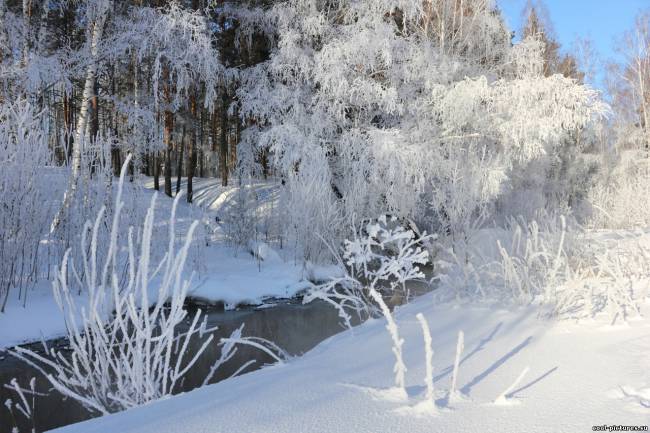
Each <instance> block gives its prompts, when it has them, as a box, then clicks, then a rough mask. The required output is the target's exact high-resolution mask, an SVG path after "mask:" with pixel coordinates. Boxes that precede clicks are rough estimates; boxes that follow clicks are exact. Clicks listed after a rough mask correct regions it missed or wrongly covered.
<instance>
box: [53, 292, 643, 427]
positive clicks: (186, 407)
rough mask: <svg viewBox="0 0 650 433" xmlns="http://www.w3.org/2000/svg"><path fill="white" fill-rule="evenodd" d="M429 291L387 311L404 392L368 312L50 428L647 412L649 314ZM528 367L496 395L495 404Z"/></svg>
mask: <svg viewBox="0 0 650 433" xmlns="http://www.w3.org/2000/svg"><path fill="white" fill-rule="evenodd" d="M432 299H433V297H432V295H431V294H429V295H425V296H422V297H420V298H418V299H417V300H415V301H414V302H412V303H411V304H409V305H406V306H403V307H400V308H398V309H397V311H396V314H395V318H396V321H397V324H398V326H399V328H400V334H401V335H402V336H403V337H404V339H405V344H404V346H403V348H404V361H405V363H406V365H407V368H408V372H407V375H406V385H407V393H408V400H407V401H395V399H391V398H390V397H399V395H400V393H399V392H394V390H393V389H391V386H393V373H392V368H393V354H392V353H391V340H390V337H389V335H388V333H387V332H386V329H385V324H386V322H385V320H384V319H374V320H371V321H369V322H367V323H365V324H363V325H361V326H359V327H357V328H355V329H352V330H349V331H346V332H343V333H341V334H338V335H336V336H334V337H331V338H329V339H328V340H325V341H324V342H322V343H321V344H320V345H318V346H317V347H316V348H315V349H313V350H312V351H310V352H308V353H307V354H305V355H304V356H302V357H300V358H296V359H294V360H292V361H290V362H289V363H287V364H284V365H282V366H272V367H267V368H264V369H262V370H258V371H256V372H253V373H249V374H246V375H243V376H240V377H237V378H234V379H229V380H226V381H224V382H220V383H218V384H215V385H211V386H207V387H204V388H201V389H198V390H195V391H192V392H190V393H187V394H183V395H178V396H175V397H172V398H170V399H168V400H164V401H158V402H155V403H153V404H150V405H148V406H144V407H139V408H136V409H133V410H129V411H126V412H122V413H118V414H115V415H111V416H108V417H103V418H97V419H94V420H90V421H87V422H84V423H80V424H75V425H71V426H67V427H64V428H62V429H59V430H56V431H57V432H60V433H100V432H118V431H119V432H123V433H182V432H188V433H189V432H192V433H208V432H210V433H215V432H248V433H253V432H264V433H275V432H328V433H331V432H369V433H370V432H373V433H376V432H427V433H430V432H446V433H454V432H466V433H472V432H499V433H520V432H540V433H541V432H544V433H547V432H566V433H570V432H572V433H573V432H587V431H592V426H594V425H603V424H622V425H647V424H648V422H649V421H650V408H649V407H648V406H649V404H648V397H649V394H648V389H649V388H648V387H649V386H650V370H649V369H648V368H647V360H648V359H649V357H650V320H648V319H646V318H642V319H637V320H632V321H629V322H627V323H624V324H621V325H616V326H610V325H608V324H606V321H605V320H603V321H601V320H597V319H596V320H593V321H590V322H580V323H572V322H567V321H547V320H544V319H540V318H539V317H538V314H537V310H535V309H534V308H521V309H513V308H509V309H499V308H495V307H482V306H478V305H471V304H466V305H462V306H457V305H452V304H445V305H435V304H434V303H433V301H432ZM644 307H645V309H647V307H648V305H647V304H646V305H644ZM419 312H421V313H423V314H424V316H425V317H426V319H427V320H428V322H429V325H430V328H431V334H432V339H433V349H434V352H435V353H434V357H433V364H434V372H433V376H434V386H435V395H436V407H435V408H434V407H432V406H431V405H430V404H427V402H423V400H424V393H425V384H424V377H425V353H424V346H423V336H422V331H421V328H420V325H419V323H418V321H417V320H416V314H417V313H419ZM459 330H463V331H464V333H465V350H464V352H463V354H462V357H461V363H460V369H459V378H458V388H459V389H460V392H461V394H460V395H458V396H456V398H454V399H453V400H452V403H448V402H447V398H446V394H447V391H448V389H449V382H450V376H451V369H452V363H453V359H454V354H455V348H456V338H457V335H458V331H459ZM526 367H530V369H529V371H528V372H527V374H526V375H525V377H523V379H522V380H521V383H519V384H518V385H516V387H515V389H514V390H513V391H512V392H511V393H509V394H508V395H507V399H506V400H505V404H503V403H504V402H501V403H502V404H495V403H494V401H495V399H496V398H497V397H498V396H499V395H501V394H502V393H503V392H504V391H505V390H506V389H507V388H508V387H509V386H510V385H511V384H513V382H515V380H516V379H517V378H518V376H520V375H521V373H522V371H524V369H525V368H526Z"/></svg>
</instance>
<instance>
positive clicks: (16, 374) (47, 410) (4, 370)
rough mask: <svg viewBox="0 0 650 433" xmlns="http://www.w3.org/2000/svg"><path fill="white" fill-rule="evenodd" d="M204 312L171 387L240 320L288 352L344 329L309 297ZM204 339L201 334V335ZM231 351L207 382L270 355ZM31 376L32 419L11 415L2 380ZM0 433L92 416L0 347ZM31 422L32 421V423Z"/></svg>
mask: <svg viewBox="0 0 650 433" xmlns="http://www.w3.org/2000/svg"><path fill="white" fill-rule="evenodd" d="M410 290H411V294H412V295H414V294H418V293H422V292H424V291H427V290H428V286H426V285H424V284H417V285H416V286H415V287H413V286H411V288H410ZM404 301H405V299H404V298H403V297H399V296H398V297H395V298H393V299H392V300H391V301H390V302H391V303H393V304H401V303H403V302H404ZM195 309H196V307H194V306H190V307H189V310H190V314H189V315H188V316H189V317H192V316H193V313H194V311H193V310H195ZM202 310H203V311H204V313H206V315H207V317H208V325H209V327H214V326H218V329H217V330H216V331H215V332H213V335H214V339H213V342H212V343H211V344H210V345H208V347H207V349H206V350H205V352H204V353H203V354H202V355H201V356H200V358H199V359H198V361H197V362H196V363H195V364H194V366H193V367H192V369H191V370H190V371H189V372H188V374H187V375H186V376H185V378H184V381H183V383H182V384H181V386H180V387H178V388H179V389H178V390H177V392H185V391H189V390H192V389H194V388H196V387H198V386H200V385H201V384H202V383H203V380H204V378H205V377H206V375H207V374H208V372H209V371H210V368H211V367H212V365H213V364H214V362H215V361H216V360H217V359H218V358H219V356H220V355H221V348H220V347H219V346H218V345H217V342H218V341H219V339H220V338H222V337H228V336H230V334H231V333H232V332H233V331H234V330H235V329H237V328H239V327H240V326H241V324H242V323H243V324H245V326H244V330H243V333H242V335H243V336H255V337H262V338H265V339H267V340H270V341H273V342H274V343H275V344H277V345H278V346H279V347H281V348H282V349H284V350H285V351H287V352H288V353H289V354H290V355H293V356H297V355H301V354H303V353H305V352H307V351H308V350H310V349H312V348H313V347H315V346H316V345H317V344H318V343H320V342H321V341H323V340H325V339H326V338H328V337H330V336H332V335H334V334H337V333H339V332H341V331H343V330H344V327H343V325H342V323H341V319H340V317H339V316H338V313H337V311H336V310H335V309H334V308H332V306H331V305H329V304H327V303H325V302H322V301H314V302H312V303H310V304H307V305H302V304H301V302H300V301H299V300H290V301H276V302H273V303H272V306H270V307H266V308H256V307H245V308H240V309H238V310H231V311H223V310H222V309H220V308H218V307H202ZM359 323H360V319H359V318H355V321H354V322H353V324H354V325H357V324H359ZM204 338H207V335H206V336H204ZM203 341H204V340H203V339H199V338H194V339H193V340H192V343H190V347H189V348H188V352H187V355H186V359H191V356H192V355H193V354H194V353H196V351H197V350H198V349H199V348H200V347H201V344H202V342H203ZM26 347H29V348H30V349H32V350H35V351H39V352H41V353H42V345H41V344H40V343H39V344H31V345H26ZM48 347H57V348H60V349H64V348H65V347H66V340H65V339H59V340H52V341H50V342H48ZM237 347H238V349H237V352H236V354H235V356H234V357H233V358H232V359H231V360H229V361H228V362H227V363H226V364H224V365H222V366H221V367H220V368H219V370H218V371H217V372H216V374H215V376H214V377H213V379H212V380H211V383H214V382H218V381H220V380H223V379H225V378H228V377H230V376H231V375H232V374H233V373H234V372H235V371H236V370H237V369H238V368H239V367H241V366H242V365H243V364H245V363H246V362H247V361H249V360H251V359H254V360H256V363H255V364H253V365H251V366H249V367H248V368H247V369H246V370H245V372H248V371H253V370H256V369H258V368H261V367H263V366H264V364H270V363H272V362H273V361H274V360H273V359H272V358H271V357H270V356H269V355H267V354H265V353H262V352H261V351H260V350H258V349H256V348H253V347H250V346H243V345H239V346H237ZM33 377H34V378H36V391H37V392H40V393H45V394H47V395H46V396H36V397H34V405H33V406H34V415H33V417H32V418H33V419H32V420H28V419H26V418H25V417H24V416H23V415H22V414H20V413H16V411H15V410H14V416H12V415H11V413H10V412H9V411H8V410H7V408H6V407H5V405H4V402H5V401H6V400H7V399H9V398H11V399H12V400H13V401H17V400H18V398H19V397H18V396H17V395H16V393H15V392H14V391H11V390H9V389H6V388H5V387H4V386H3V385H4V384H7V383H9V382H10V381H11V379H13V378H16V379H17V381H18V383H19V385H20V386H21V387H22V388H28V387H29V381H30V380H31V378H33ZM31 399H32V397H31V396H28V402H29V404H30V405H31V404H32V401H31ZM0 404H2V405H1V406H0V433H10V432H11V431H12V428H13V427H14V426H15V425H17V426H18V429H19V432H21V433H23V432H31V431H32V428H34V430H35V431H36V432H43V431H46V430H50V429H53V428H56V427H61V426H64V425H68V424H73V423H76V422H80V421H84V420H87V419H89V418H92V417H93V416H96V415H93V414H92V413H89V412H88V411H87V410H86V409H84V408H83V407H82V406H81V405H80V404H79V403H77V402H76V401H74V400H72V399H64V398H63V397H62V396H61V394H59V393H58V392H56V391H54V390H51V385H50V384H49V382H47V380H46V379H45V378H44V377H43V376H42V375H41V374H40V373H39V372H38V371H37V370H36V369H34V368H33V367H31V366H30V365H28V364H26V363H25V362H23V361H20V360H18V359H16V358H14V357H12V356H10V355H9V354H7V353H6V352H0ZM32 423H33V425H32Z"/></svg>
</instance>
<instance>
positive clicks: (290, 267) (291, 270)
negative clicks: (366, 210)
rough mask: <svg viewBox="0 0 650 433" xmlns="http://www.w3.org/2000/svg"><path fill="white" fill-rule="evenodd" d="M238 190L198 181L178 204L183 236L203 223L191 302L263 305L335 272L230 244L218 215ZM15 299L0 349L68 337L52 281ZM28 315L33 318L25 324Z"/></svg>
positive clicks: (163, 210) (2, 321) (165, 205)
mask: <svg viewBox="0 0 650 433" xmlns="http://www.w3.org/2000/svg"><path fill="white" fill-rule="evenodd" d="M145 187H147V188H152V187H153V183H152V181H149V180H146V181H145ZM254 188H256V189H257V190H259V191H261V193H260V196H265V197H269V199H272V194H273V191H274V189H276V188H277V186H275V185H274V184H273V183H271V182H268V183H260V184H256V185H254ZM236 189H237V188H236V187H235V186H229V187H222V186H221V185H220V180H219V179H198V180H197V181H195V205H192V206H190V205H187V204H186V203H185V201H184V200H183V199H181V202H180V203H179V209H178V219H177V232H178V236H179V237H182V236H183V235H184V231H185V230H186V229H187V227H188V226H189V223H190V221H193V220H194V219H200V220H203V221H204V226H203V229H204V232H203V233H204V234H205V236H204V237H203V236H196V237H195V240H194V244H195V246H196V248H194V249H193V253H190V258H189V259H188V265H187V266H186V269H187V268H193V267H194V268H197V269H198V270H197V271H196V272H195V273H194V275H193V276H192V286H191V288H190V290H189V296H190V297H191V298H195V299H197V300H200V301H208V302H223V303H224V305H225V307H226V308H233V307H234V306H236V305H238V304H261V303H263V302H264V299H266V298H289V297H292V296H294V295H295V294H296V293H298V292H299V291H301V290H304V289H305V288H307V287H309V286H310V285H311V283H310V282H309V279H313V278H314V276H317V277H319V278H323V277H324V276H323V275H321V274H323V273H324V272H325V274H327V273H328V272H334V271H335V270H332V269H330V270H328V269H327V268H322V269H321V268H319V267H313V266H311V265H309V266H304V265H303V263H302V262H300V261H295V260H293V257H292V256H291V254H290V253H287V254H286V255H287V258H283V256H282V255H280V254H278V253H276V252H275V251H273V250H272V249H270V248H269V247H268V246H266V244H263V243H258V244H255V245H250V246H248V247H238V248H235V247H234V246H231V245H229V244H228V243H226V242H225V240H224V239H223V233H221V230H222V228H221V226H220V225H219V224H217V223H216V219H215V217H216V216H219V215H220V214H221V213H222V212H224V208H225V207H227V206H228V205H229V197H231V196H232V195H233V194H234V193H235V191H236ZM149 193H150V192H145V194H149ZM143 202H145V203H148V202H149V198H148V197H146V198H144V199H143ZM171 203H172V200H171V199H168V198H167V197H165V196H164V194H160V195H159V198H158V205H157V210H156V214H157V215H159V216H161V217H162V218H163V219H164V218H166V217H167V216H168V215H169V212H170V209H171ZM262 205H264V203H262ZM206 238H207V240H208V242H207V246H206V242H205V241H206ZM251 247H253V248H255V249H256V250H257V251H259V252H260V254H259V256H261V257H262V258H263V260H258V259H256V258H255V257H254V256H253V255H252V254H251V251H250V249H251ZM193 254H194V255H193ZM188 277H189V275H188ZM17 298H18V296H17V291H16V296H13V297H10V299H9V302H8V305H7V307H6V310H5V312H4V313H0V349H2V348H6V347H10V346H13V345H16V344H19V343H23V342H28V341H36V340H40V339H42V338H45V339H49V338H54V337H58V336H61V335H63V334H64V333H65V322H64V318H63V315H62V314H61V313H60V311H59V308H58V306H57V305H56V302H55V300H54V297H53V296H52V286H51V283H50V282H49V281H41V282H40V283H39V284H38V285H37V286H36V287H35V288H34V289H33V290H30V292H29V294H28V297H27V302H26V305H25V307H24V308H23V302H22V301H21V300H19V299H17ZM79 301H80V303H82V304H83V302H85V295H84V294H83V293H82V294H81V295H80V296H79ZM26 317H29V320H25V318H26ZM18 324H19V325H18Z"/></svg>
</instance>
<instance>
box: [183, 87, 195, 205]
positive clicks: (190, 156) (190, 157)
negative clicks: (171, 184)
mask: <svg viewBox="0 0 650 433" xmlns="http://www.w3.org/2000/svg"><path fill="white" fill-rule="evenodd" d="M190 118H191V122H192V124H191V128H192V130H191V131H190V142H189V144H188V147H187V164H186V167H187V202H188V203H192V198H193V194H194V185H192V182H193V180H194V167H195V166H196V154H195V148H196V135H197V133H198V131H197V128H196V91H193V92H192V94H191V95H190Z"/></svg>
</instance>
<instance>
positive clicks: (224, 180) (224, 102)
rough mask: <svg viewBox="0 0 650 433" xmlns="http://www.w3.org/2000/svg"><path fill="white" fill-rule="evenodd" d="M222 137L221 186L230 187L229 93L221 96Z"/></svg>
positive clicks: (220, 143)
mask: <svg viewBox="0 0 650 433" xmlns="http://www.w3.org/2000/svg"><path fill="white" fill-rule="evenodd" d="M220 126H221V135H220V137H219V138H220V139H219V172H220V173H221V185H223V186H228V134H227V132H228V92H227V91H226V90H225V89H224V90H223V93H222V94H221V125H220Z"/></svg>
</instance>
